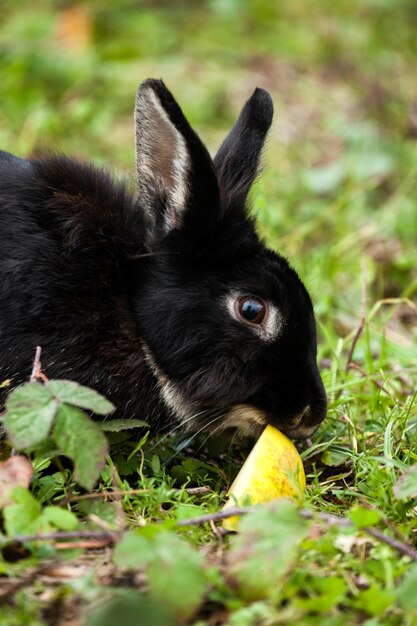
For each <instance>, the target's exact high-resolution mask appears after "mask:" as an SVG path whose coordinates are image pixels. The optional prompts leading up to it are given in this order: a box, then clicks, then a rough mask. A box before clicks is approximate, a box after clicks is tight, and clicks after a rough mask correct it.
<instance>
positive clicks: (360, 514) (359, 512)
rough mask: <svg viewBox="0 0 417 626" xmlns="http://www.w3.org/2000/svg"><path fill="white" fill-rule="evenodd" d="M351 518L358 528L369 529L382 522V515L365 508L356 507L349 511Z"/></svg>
mask: <svg viewBox="0 0 417 626" xmlns="http://www.w3.org/2000/svg"><path fill="white" fill-rule="evenodd" d="M349 517H350V519H351V521H352V523H353V524H354V525H355V526H356V528H368V527H369V526H375V525H376V524H378V523H379V522H380V521H381V517H382V516H381V513H380V512H379V511H377V510H375V509H367V508H366V507H364V506H354V507H352V508H351V509H350V511H349Z"/></svg>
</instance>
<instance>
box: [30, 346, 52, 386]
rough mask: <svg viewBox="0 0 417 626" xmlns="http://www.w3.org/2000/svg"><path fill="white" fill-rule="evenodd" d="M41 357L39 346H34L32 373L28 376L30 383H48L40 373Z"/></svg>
mask: <svg viewBox="0 0 417 626" xmlns="http://www.w3.org/2000/svg"><path fill="white" fill-rule="evenodd" d="M41 355H42V348H41V347H40V346H36V352H35V358H34V360H33V367H32V373H31V375H30V378H29V380H30V382H31V383H36V381H37V380H39V379H40V380H41V381H42V382H44V383H47V382H48V378H47V377H46V376H45V374H44V373H43V372H42V364H41Z"/></svg>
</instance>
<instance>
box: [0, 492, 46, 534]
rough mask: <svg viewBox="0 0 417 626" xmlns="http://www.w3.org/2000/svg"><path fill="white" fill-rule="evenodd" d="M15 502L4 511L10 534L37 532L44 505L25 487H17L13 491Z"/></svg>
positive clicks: (7, 530) (6, 526) (5, 523)
mask: <svg viewBox="0 0 417 626" xmlns="http://www.w3.org/2000/svg"><path fill="white" fill-rule="evenodd" d="M11 497H12V500H13V504H11V505H9V506H7V507H5V509H4V511H3V515H4V525H5V528H6V532H7V534H8V535H12V536H13V535H20V534H30V533H34V532H37V530H38V522H39V518H40V516H41V513H42V507H41V505H40V504H39V502H38V501H37V500H35V498H34V497H33V496H32V494H31V493H30V492H29V491H28V490H27V489H26V488H25V487H15V489H14V490H13V493H12V496H11Z"/></svg>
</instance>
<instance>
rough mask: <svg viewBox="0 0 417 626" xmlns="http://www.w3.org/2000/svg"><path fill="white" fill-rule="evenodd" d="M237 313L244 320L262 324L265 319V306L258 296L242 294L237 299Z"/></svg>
mask: <svg viewBox="0 0 417 626" xmlns="http://www.w3.org/2000/svg"><path fill="white" fill-rule="evenodd" d="M236 304H237V307H236V309H237V313H238V315H239V317H240V318H242V320H243V321H244V322H249V323H250V324H262V322H263V321H264V319H265V316H266V312H267V306H266V304H265V302H264V301H263V300H261V299H260V298H254V297H252V296H243V297H242V298H239V299H238V300H237V303H236Z"/></svg>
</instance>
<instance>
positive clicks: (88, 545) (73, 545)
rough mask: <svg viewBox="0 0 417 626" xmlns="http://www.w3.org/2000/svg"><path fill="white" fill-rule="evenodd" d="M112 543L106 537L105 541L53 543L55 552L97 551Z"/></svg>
mask: <svg viewBox="0 0 417 626" xmlns="http://www.w3.org/2000/svg"><path fill="white" fill-rule="evenodd" d="M111 543H113V541H112V540H111V539H110V538H109V537H107V539H101V540H98V539H96V540H91V541H87V540H86V541H65V542H63V543H55V544H54V548H55V550H81V549H85V550H97V549H99V548H105V547H106V546H108V545H110V544H111Z"/></svg>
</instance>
